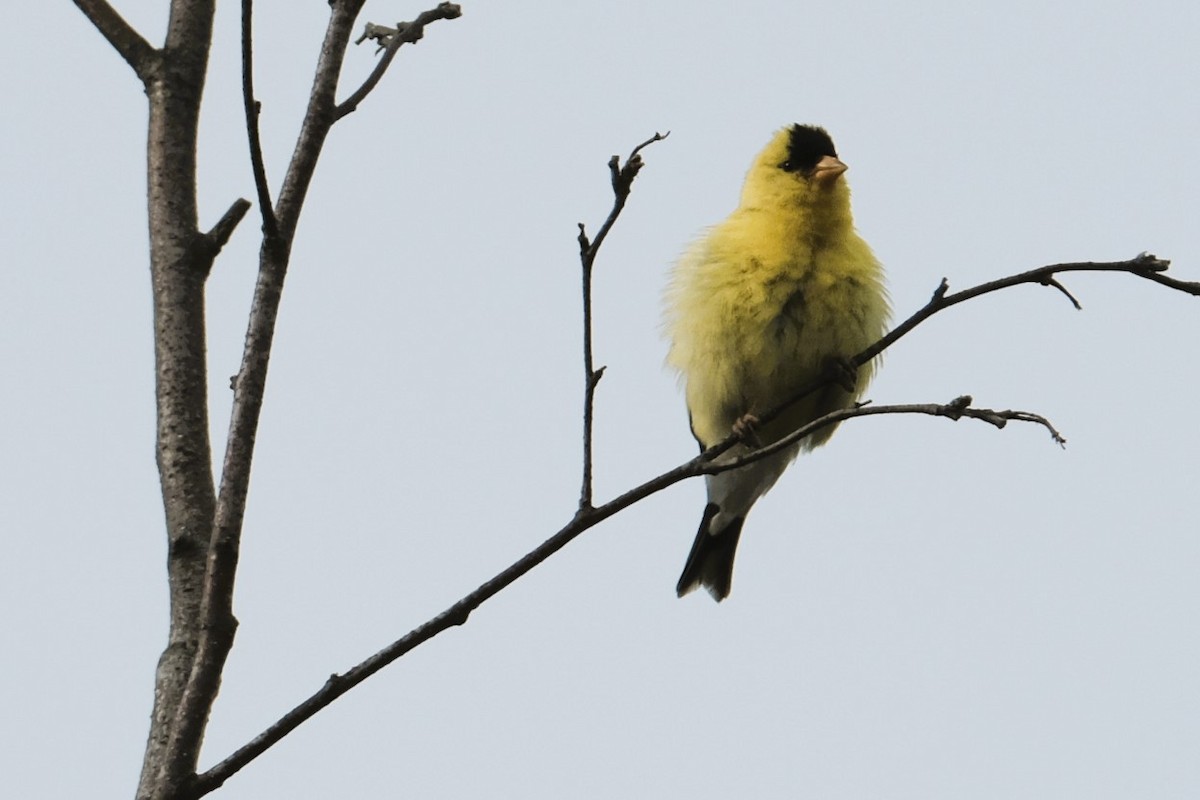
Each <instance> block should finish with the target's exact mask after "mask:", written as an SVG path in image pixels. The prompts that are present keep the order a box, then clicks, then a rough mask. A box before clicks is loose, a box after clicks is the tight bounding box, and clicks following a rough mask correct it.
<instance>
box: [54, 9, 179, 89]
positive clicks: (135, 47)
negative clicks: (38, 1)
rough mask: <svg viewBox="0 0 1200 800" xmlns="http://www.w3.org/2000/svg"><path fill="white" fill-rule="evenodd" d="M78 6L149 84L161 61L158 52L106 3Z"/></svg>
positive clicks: (139, 76) (143, 80) (143, 81)
mask: <svg viewBox="0 0 1200 800" xmlns="http://www.w3.org/2000/svg"><path fill="white" fill-rule="evenodd" d="M75 5H76V6H78V7H79V10H80V11H82V12H83V13H84V15H85V16H86V17H87V18H88V19H90V20H91V21H92V24H93V25H95V26H96V29H97V30H98V31H100V33H101V35H103V36H104V38H105V39H107V40H108V43H109V44H111V45H112V46H113V49H114V50H116V51H117V52H118V53H119V54H120V55H121V58H123V59H125V61H126V63H128V64H129V66H131V67H133V71H134V72H135V73H136V74H137V76H138V78H139V79H140V80H141V81H142V83H147V82H148V81H149V80H150V75H151V73H152V72H153V71H154V66H155V65H156V64H157V62H158V55H159V53H158V51H157V50H155V49H154V48H153V47H151V45H150V43H149V42H147V41H146V40H145V39H143V38H142V36H141V34H139V33H138V32H137V31H136V30H134V29H133V26H132V25H130V24H129V23H128V22H126V21H125V18H124V17H122V16H121V15H120V14H118V13H117V12H116V10H115V9H114V8H113V7H112V6H111V5H109V4H108V3H107V2H106V0H75Z"/></svg>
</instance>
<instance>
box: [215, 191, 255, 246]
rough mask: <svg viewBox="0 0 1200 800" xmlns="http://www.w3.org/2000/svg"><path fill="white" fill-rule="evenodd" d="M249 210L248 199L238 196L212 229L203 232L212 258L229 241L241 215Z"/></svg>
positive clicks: (244, 214)
mask: <svg viewBox="0 0 1200 800" xmlns="http://www.w3.org/2000/svg"><path fill="white" fill-rule="evenodd" d="M249 210H250V201H249V200H247V199H245V198H244V197H239V198H238V199H237V200H234V201H233V205H231V206H229V209H228V210H227V211H226V212H225V213H224V214H222V215H221V218H220V219H219V220H217V224H216V225H213V227H212V230H210V231H209V232H208V233H206V234H204V238H205V239H206V240H207V241H208V246H209V249H210V250H211V251H212V256H213V258H216V257H217V254H218V253H220V252H221V250H222V249H224V247H225V245H226V244H227V243H228V242H229V237H230V236H233V232H234V230H235V229H236V228H237V226H238V223H240V222H241V221H242V217H244V216H246V212H247V211H249Z"/></svg>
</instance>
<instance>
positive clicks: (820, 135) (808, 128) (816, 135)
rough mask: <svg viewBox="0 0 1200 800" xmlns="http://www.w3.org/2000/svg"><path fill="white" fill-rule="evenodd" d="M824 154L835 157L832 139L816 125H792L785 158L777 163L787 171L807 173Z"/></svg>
mask: <svg viewBox="0 0 1200 800" xmlns="http://www.w3.org/2000/svg"><path fill="white" fill-rule="evenodd" d="M825 156H833V157H834V158H837V151H836V150H835V149H834V148H833V139H831V138H829V134H828V133H826V132H825V129H824V128H819V127H817V126H816V125H793V126H792V128H791V131H789V136H788V154H787V160H786V161H784V162H783V163H782V164H780V165H779V167H780V169H783V170H786V171H788V172H800V173H805V174H807V173H809V172H812V170H813V168H814V167H815V166H817V162H818V161H820V160H821V159H822V158H824V157H825Z"/></svg>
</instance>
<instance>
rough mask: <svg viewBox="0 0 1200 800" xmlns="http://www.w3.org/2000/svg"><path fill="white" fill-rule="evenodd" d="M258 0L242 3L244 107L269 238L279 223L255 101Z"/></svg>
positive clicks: (264, 222) (260, 201)
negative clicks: (255, 38)
mask: <svg viewBox="0 0 1200 800" xmlns="http://www.w3.org/2000/svg"><path fill="white" fill-rule="evenodd" d="M253 6H254V0H242V104H243V106H244V107H245V110H246V134H247V136H248V138H249V140H250V167H251V169H252V170H253V171H254V188H255V190H257V192H258V208H259V212H260V213H261V214H262V229H263V235H264V236H266V237H267V238H268V239H275V238H276V237H277V236H279V221H278V220H277V219H276V218H275V207H274V205H272V203H271V187H270V184H269V183H267V167H266V164H265V163H264V162H263V151H262V138H261V136H260V135H259V129H258V116H259V113H260V112H261V111H262V103H260V102H258V101H257V100H255V99H254V41H253V25H252V23H253V18H254V8H253Z"/></svg>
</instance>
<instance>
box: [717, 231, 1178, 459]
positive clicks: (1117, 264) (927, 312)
mask: <svg viewBox="0 0 1200 800" xmlns="http://www.w3.org/2000/svg"><path fill="white" fill-rule="evenodd" d="M1170 265H1171V262H1170V261H1166V260H1163V259H1160V258H1158V257H1156V256H1153V255H1151V254H1149V253H1141V254H1139V255H1138V256H1135V257H1134V258H1132V259H1130V260H1128V261H1078V262H1069V263H1064V264H1050V265H1048V266H1045V267H1038V268H1037V269H1032V270H1029V271H1028V272H1021V273H1018V274H1016V275H1009V276H1008V277H1005V278H1000V279H998V280H994V281H989V282H988V283H981V284H979V285H978V286H973V287H971V288H970V289H964V290H963V291H961V292H956V293H954V294H946V292H947V291H948V290H949V288H950V284H949V282H948V281H947V280H946V279H945V278H943V279H942V282H941V284H940V285H939V286H938V288H937V289H935V290H934V292H933V296H932V297H931V298H930V299H929V302H928V303H926V304H925V305H924V306H922V307H921V308H920V309H918V310H917V311H916V312H915V313H914V314H913V315H912V316H910V317H909V318H908V319H906V320H904V322H902V323H900V324H899V325H897V326H896V327H895V328H892V330H891V331H889V332H888V334H887V335H886V336H884V337H883V338H882V339H880V340H879V341H878V342H876V343H875V344H873V345H871V346H870V347H868V348H867V349H866V350H864V351H862V352H861V353H859V354H858V355H856V356H855V357H854V358H852V359H850V363H851V364H853V365H854V366H857V367H861V366H862V365H863V364H866V363H867V362H869V361H870V360H871V359H873V358H875V357H876V356H878V355H879V354H880V353H882V352H883V351H884V350H886V349H887V348H888V347H891V346H892V345H893V344H895V343H896V342H897V341H899V340H900V339H901V338H903V337H904V336H906V335H908V333H909V332H911V331H912V330H913V328H915V327H917V326H918V325H920V324H921V323H922V322H924V321H925V320H927V319H929V318H930V317H932V316H933V315H934V314H936V313H937V312H939V311H943V310H945V309H947V308H950V307H951V306H955V305H958V304H959V303H962V302H964V301H967V300H970V299H972V298H975V297H981V296H983V295H985V294H990V293H992V292H996V291H999V290H1001V289H1007V288H1009V287H1012V286H1019V285H1021V284H1025V283H1032V284H1038V285H1042V286H1051V287H1053V288H1056V289H1058V290H1059V291H1061V292H1062V293H1063V294H1064V295H1066V297H1067V299H1068V300H1070V301H1071V303H1072V304H1073V305H1074V306H1075V308H1077V309H1079V308H1082V306H1080V304H1079V301H1078V300H1076V299H1075V298H1074V297H1073V296H1072V295H1071V293H1070V292H1068V291H1067V290H1066V288H1065V287H1063V286H1062V284H1061V283H1059V281H1058V280H1057V278H1056V277H1055V276H1057V275H1058V274H1059V273H1063V272H1127V273H1129V274H1132V275H1136V276H1137V277H1139V278H1145V279H1146V280H1150V281H1154V282H1155V283H1160V284H1162V285H1163V286H1167V287H1169V288H1172V289H1175V290H1177V291H1181V292H1184V293H1186V294H1190V295H1192V296H1193V297H1195V296H1200V282H1197V281H1181V280H1178V279H1175V278H1170V277H1168V276H1166V275H1163V274H1162V273H1164V272H1165V271H1166V270H1167V268H1168V267H1169V266H1170ZM834 380H835V378H834V377H833V376H826V377H822V378H818V379H817V380H814V381H812V382H810V383H808V384H805V385H804V386H801V387H800V388H799V389H797V390H796V393H795V394H794V395H792V396H791V397H790V398H788V399H787V400H786V401H785V402H783V403H781V404H780V405H778V406H776V407H775V408H772V409H770V410H768V411H766V412H764V413H762V414H757V415H755V416H756V417H757V418H758V420H759V423H760V424H766V423H768V422H770V421H771V420H773V419H775V418H776V417H778V416H779V415H780V414H782V413H784V412H785V411H786V410H787V409H788V408H790V407H791V406H792V405H794V404H795V403H797V402H799V401H800V400H802V399H804V398H805V397H807V396H808V395H810V394H812V393H813V392H815V391H817V390H818V389H821V388H822V387H824V386H827V385H828V384H830V383H832V382H833V381H834ZM739 441H741V439H740V437H739V436H737V435H730V436H729V437H728V438H726V439H725V440H724V441H721V442H718V443H717V444H715V445H713V446H712V447H710V448H708V450H706V451H705V453H706V454H707V455H708V456H709V458H716V457H717V456H719V455H720V454H721V453H723V452H725V451H726V450H728V449H730V448H731V447H733V446H734V445H736V444H738V442H739Z"/></svg>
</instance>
